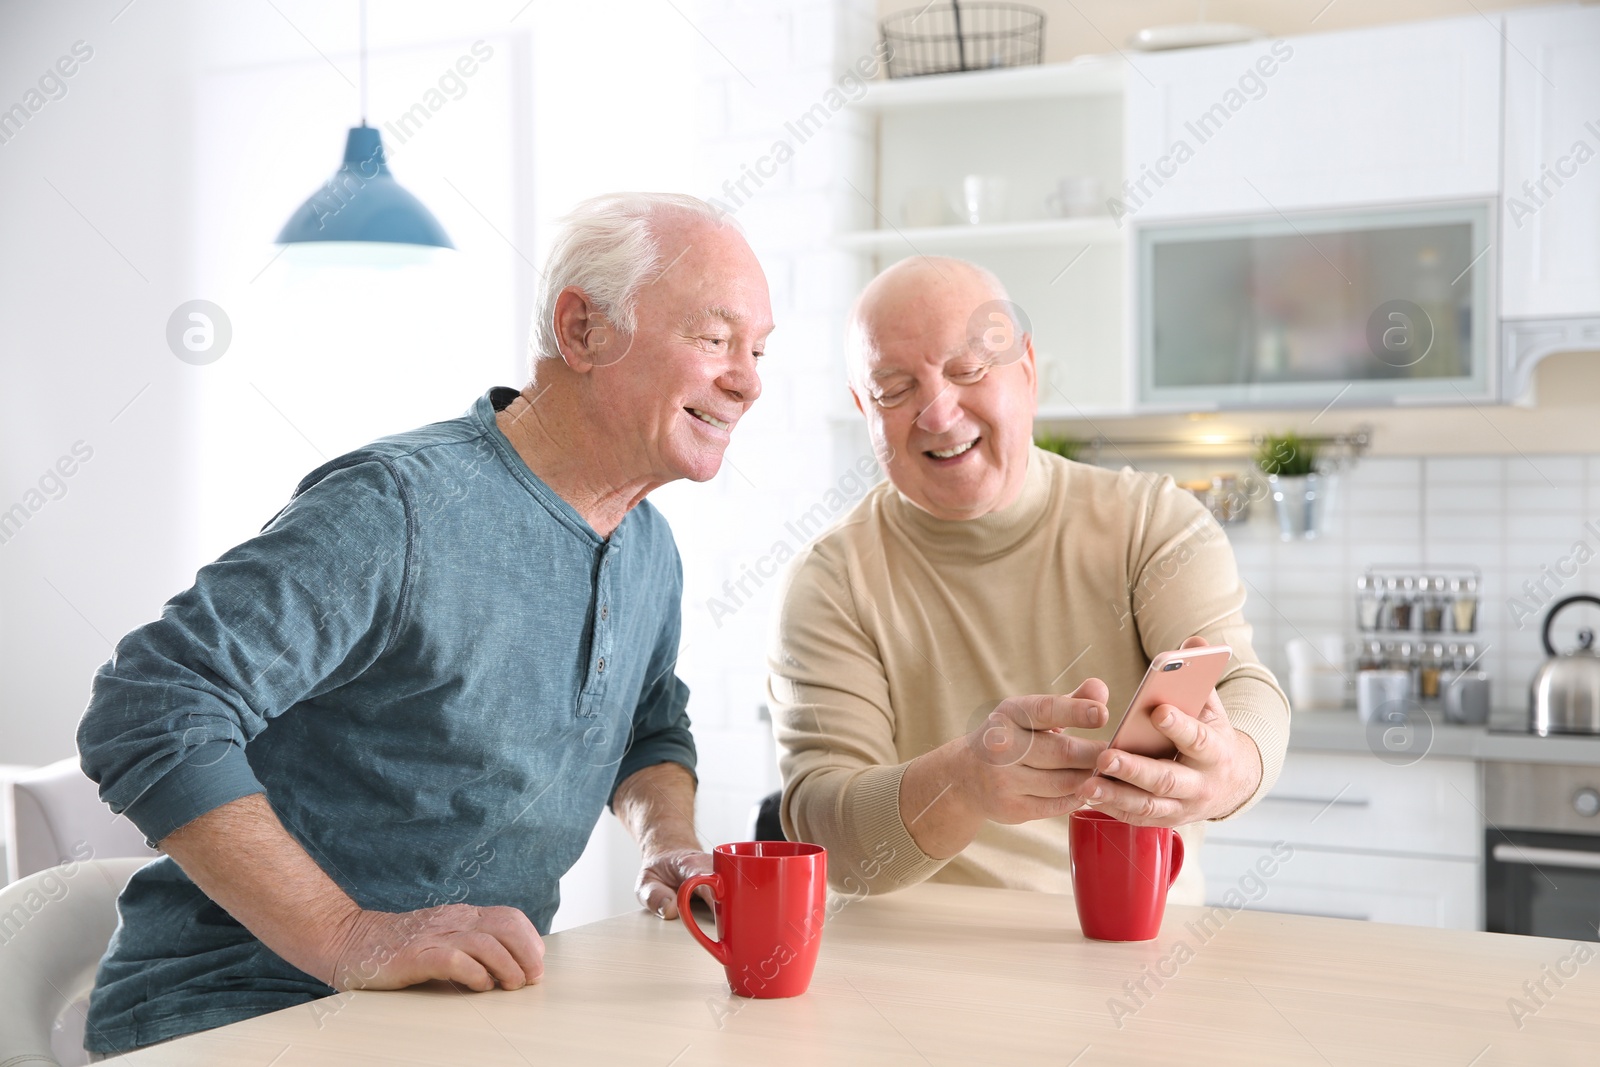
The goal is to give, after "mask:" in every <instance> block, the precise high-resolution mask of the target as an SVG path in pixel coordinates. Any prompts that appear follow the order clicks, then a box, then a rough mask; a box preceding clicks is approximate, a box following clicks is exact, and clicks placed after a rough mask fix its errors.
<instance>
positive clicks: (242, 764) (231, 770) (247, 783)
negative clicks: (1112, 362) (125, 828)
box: [123, 741, 266, 848]
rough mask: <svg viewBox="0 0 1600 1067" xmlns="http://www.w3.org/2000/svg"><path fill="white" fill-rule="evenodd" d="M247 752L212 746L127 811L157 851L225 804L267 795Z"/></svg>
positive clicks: (189, 755)
mask: <svg viewBox="0 0 1600 1067" xmlns="http://www.w3.org/2000/svg"><path fill="white" fill-rule="evenodd" d="M265 792H266V789H264V788H263V787H262V785H261V782H260V781H259V780H258V779H257V778H256V775H255V771H253V770H251V769H250V761H249V760H248V759H246V758H245V754H244V749H243V748H241V747H240V746H239V745H237V744H235V743H234V742H232V741H208V742H206V743H205V744H203V745H197V746H196V747H194V748H191V749H189V750H188V751H187V752H185V753H184V756H183V759H182V760H181V761H179V763H178V764H177V765H176V766H175V767H173V768H172V769H171V770H169V771H168V772H167V773H166V774H164V775H162V776H161V777H160V778H159V779H157V780H156V783H155V784H154V785H152V786H151V787H150V788H149V789H147V790H145V791H144V792H143V793H142V794H140V796H139V798H138V799H137V800H135V801H134V802H133V803H131V804H129V805H128V807H127V809H126V810H125V811H124V812H123V814H125V815H126V816H127V817H128V819H129V820H130V821H131V822H132V823H133V825H135V826H137V827H138V828H139V829H140V830H141V831H143V833H144V836H145V840H146V842H147V843H148V844H149V845H150V847H151V848H155V847H156V846H157V845H158V844H159V842H160V841H161V840H162V838H164V837H166V836H167V835H168V834H170V833H172V831H174V830H176V829H178V828H179V827H182V826H187V825H188V824H189V823H191V822H193V821H194V820H196V819H198V818H199V817H200V816H202V815H204V814H206V813H207V812H210V811H215V810H216V809H217V808H220V807H222V805H224V804H227V803H229V802H231V801H234V800H238V799H239V798H240V797H247V796H250V795H251V794H253V793H265Z"/></svg>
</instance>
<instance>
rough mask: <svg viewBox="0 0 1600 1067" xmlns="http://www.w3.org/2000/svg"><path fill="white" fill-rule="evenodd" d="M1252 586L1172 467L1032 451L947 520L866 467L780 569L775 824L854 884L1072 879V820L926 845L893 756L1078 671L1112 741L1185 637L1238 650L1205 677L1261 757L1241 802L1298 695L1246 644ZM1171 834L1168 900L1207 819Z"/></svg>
mask: <svg viewBox="0 0 1600 1067" xmlns="http://www.w3.org/2000/svg"><path fill="white" fill-rule="evenodd" d="M1244 599H1245V593H1244V587H1243V585H1242V584H1241V582H1240V581H1239V576H1238V571H1237V568H1236V567H1235V564H1234V560H1233V552H1232V549H1231V548H1230V547H1229V545H1228V541H1227V538H1226V537H1225V536H1224V535H1223V533H1222V530H1221V528H1220V527H1219V526H1218V525H1217V524H1216V522H1215V521H1214V520H1213V519H1212V518H1211V516H1210V515H1209V514H1208V513H1207V512H1206V511H1205V509H1204V508H1203V507H1201V505H1200V504H1199V502H1198V501H1196V500H1195V499H1194V497H1193V496H1192V495H1190V494H1189V493H1186V492H1184V491H1183V490H1181V489H1179V488H1177V486H1176V485H1175V484H1174V483H1173V481H1172V479H1171V478H1169V477H1165V476H1156V475H1152V474H1149V473H1144V472H1138V471H1133V470H1128V469H1124V470H1121V471H1109V470H1103V469H1101V468H1098V467H1092V466H1087V465H1084V464H1081V463H1073V462H1070V461H1068V460H1065V459H1062V458H1061V457H1059V456H1056V455H1053V454H1051V453H1049V452H1044V451H1041V450H1039V449H1034V450H1033V452H1032V453H1031V454H1030V457H1029V464H1028V473H1027V477H1026V479H1025V482H1024V485H1023V489H1022V492H1021V495H1020V496H1019V497H1018V498H1017V500H1016V501H1015V502H1013V503H1012V504H1011V505H1009V506H1008V507H1005V508H1003V509H1001V510H999V511H996V512H993V513H991V514H988V515H984V516H982V517H980V518H977V519H970V520H966V521H955V522H953V521H947V520H942V519H936V518H934V517H933V516H931V515H929V514H928V513H927V512H925V511H923V510H921V509H920V508H918V507H916V506H915V505H914V504H912V503H911V502H910V501H908V500H906V498H905V497H904V496H902V495H901V494H900V493H899V491H898V490H896V489H895V488H894V487H893V485H891V484H889V483H887V482H885V483H883V484H881V485H878V486H877V487H875V488H874V489H873V490H872V491H871V492H869V493H868V494H867V496H866V497H865V498H864V499H863V500H862V501H861V503H860V504H858V505H857V506H856V507H855V508H853V509H852V510H851V512H850V513H849V514H848V515H847V516H845V517H844V518H843V519H842V520H841V521H840V522H839V523H838V525H836V526H834V527H833V528H832V529H831V530H829V531H828V532H827V533H825V534H824V535H823V536H822V537H820V538H819V539H818V540H817V542H816V543H815V544H813V545H812V546H811V547H810V548H808V549H807V550H806V551H804V552H802V553H801V554H800V555H799V557H798V558H796V559H795V561H794V562H793V563H792V564H791V565H790V568H789V570H788V572H787V573H786V575H785V577H784V585H783V588H782V591H781V592H780V596H779V613H778V616H777V622H776V625H775V628H774V631H773V634H772V640H771V646H770V655H769V663H768V666H769V670H770V678H769V683H768V690H769V697H770V700H771V708H772V719H773V729H774V731H775V733H776V735H777V740H778V745H779V750H780V765H781V769H782V772H783V782H784V794H783V828H784V832H785V833H786V834H787V835H789V836H790V837H791V838H794V839H798V840H804V841H812V842H816V843H818V844H821V845H823V846H825V847H826V848H827V849H828V851H829V857H828V874H829V880H830V881H831V882H832V883H833V885H834V887H835V888H836V889H840V890H842V891H845V892H860V891H861V890H862V889H863V888H870V889H871V890H872V891H873V892H886V891H890V890H893V889H899V888H903V887H905V886H908V885H914V884H916V883H917V882H920V881H922V880H924V879H930V878H931V879H933V880H935V881H942V882H954V883H959V884H963V885H981V886H1000V887H1005V888H1009V889H1028V890H1035V891H1041V892H1051V893H1070V892H1071V891H1072V882H1071V873H1070V867H1069V865H1068V859H1067V818H1066V817H1061V818H1055V819H1044V820H1039V821H1036V822H1030V823H1023V824H1021V825H1016V826H1005V825H1001V824H998V823H988V824H986V825H985V826H984V828H983V829H982V830H981V831H980V832H979V834H978V836H977V837H976V838H975V839H974V840H973V841H972V843H971V844H970V845H968V846H967V847H966V849H965V850H963V851H962V852H961V853H960V854H959V855H957V856H955V857H953V858H951V859H949V860H937V859H934V858H932V857H930V856H928V855H926V854H925V853H924V852H922V850H921V849H919V848H918V847H917V844H916V842H915V841H914V840H913V839H912V837H911V835H910V833H909V832H908V831H907V830H906V827H905V824H904V823H903V821H902V820H901V818H900V806H899V793H900V775H901V774H902V773H903V772H904V770H905V766H906V764H907V763H908V762H909V761H911V760H912V759H914V758H916V757H917V756H920V755H922V754H923V753H924V752H927V751H929V750H931V749H933V748H936V747H938V746H939V745H942V744H944V743H945V742H947V741H949V740H951V739H952V738H954V737H958V736H960V735H962V734H965V733H968V732H970V731H971V730H973V729H974V728H975V727H976V726H977V725H978V724H979V723H981V722H982V721H983V719H984V718H985V716H986V715H987V714H988V712H989V711H990V710H991V709H992V708H993V707H994V705H995V703H996V702H997V701H999V700H1001V699H1003V698H1006V697H1011V696H1018V695H1022V694H1028V693H1057V694H1064V693H1070V692H1072V691H1073V690H1074V689H1076V688H1077V687H1078V686H1079V685H1080V684H1081V683H1082V682H1083V681H1084V680H1085V679H1087V678H1091V677H1098V678H1101V679H1103V680H1104V681H1105V683H1106V685H1107V686H1109V687H1110V690H1111V699H1110V708H1111V719H1112V722H1111V724H1108V725H1107V726H1106V727H1105V728H1103V729H1101V730H1098V731H1079V732H1082V733H1085V735H1086V736H1090V737H1096V738H1100V739H1103V740H1104V739H1109V738H1110V736H1111V732H1112V727H1113V725H1114V724H1115V722H1116V720H1117V719H1118V718H1119V717H1120V713H1121V711H1122V709H1123V708H1124V707H1126V705H1127V702H1128V700H1129V699H1130V698H1131V697H1132V696H1133V692H1134V690H1135V689H1136V688H1137V687H1138V684H1139V680H1140V679H1141V678H1142V677H1143V676H1144V672H1145V668H1146V667H1148V666H1149V663H1150V658H1151V657H1152V656H1154V655H1155V654H1156V653H1158V652H1162V651H1164V650H1167V649H1174V648H1177V647H1178V646H1179V644H1180V643H1182V641H1183V639H1184V638H1186V637H1189V636H1190V635H1191V634H1200V635H1202V636H1204V637H1205V638H1207V639H1208V640H1209V641H1210V642H1212V643H1214V644H1228V645H1231V646H1232V647H1233V654H1234V661H1233V663H1232V664H1230V667H1229V670H1228V673H1227V674H1226V675H1225V676H1224V679H1223V681H1222V682H1221V683H1220V684H1219V685H1218V686H1217V691H1218V694H1219V695H1220V696H1221V698H1222V702H1223V706H1224V707H1225V708H1226V710H1227V713H1228V717H1229V719H1230V720H1231V721H1232V722H1233V725H1234V727H1235V728H1236V729H1238V730H1240V731H1242V732H1244V733H1246V734H1249V735H1250V737H1251V738H1252V739H1253V740H1254V741H1255V743H1256V746H1257V747H1258V748H1259V749H1260V752H1261V761H1262V775H1261V785H1260V787H1259V788H1258V789H1257V790H1256V792H1255V794H1254V796H1252V797H1251V799H1250V801H1249V802H1247V803H1246V804H1245V805H1244V806H1243V807H1241V808H1240V809H1239V811H1244V810H1246V809H1247V808H1249V807H1250V805H1251V804H1254V803H1255V801H1256V799H1257V798H1259V797H1260V796H1262V795H1263V794H1264V793H1266V791H1267V790H1269V789H1271V788H1272V784H1273V782H1274V781H1276V780H1277V777H1278V772H1279V771H1280V770H1281V769H1282V766H1283V754H1284V749H1285V747H1286V746H1287V744H1288V738H1289V705H1288V700H1287V699H1286V698H1285V697H1284V694H1283V690H1282V689H1280V688H1279V687H1278V683H1277V681H1276V680H1275V679H1274V678H1273V676H1272V674H1271V673H1270V672H1269V671H1268V670H1267V669H1266V668H1265V667H1263V666H1262V665H1261V664H1260V662H1259V661H1258V660H1257V659H1256V656H1255V653H1254V651H1252V649H1251V647H1250V626H1249V624H1248V623H1246V622H1245V621H1244V616H1243V615H1242V614H1241V608H1242V606H1243V604H1244ZM1234 814H1237V812H1235V813H1234ZM1181 832H1182V833H1183V837H1184V844H1185V847H1186V850H1188V851H1187V862H1186V863H1185V865H1184V870H1183V873H1182V874H1181V875H1180V876H1179V879H1178V882H1177V884H1175V885H1174V886H1173V890H1172V894H1171V896H1170V898H1169V899H1171V900H1172V901H1173V902H1174V903H1189V904H1198V903H1201V902H1202V898H1203V895H1204V881H1203V879H1202V877H1201V875H1200V863H1199V846H1200V844H1201V839H1202V833H1201V828H1200V827H1198V826H1191V827H1184V828H1183V830H1182V831H1181Z"/></svg>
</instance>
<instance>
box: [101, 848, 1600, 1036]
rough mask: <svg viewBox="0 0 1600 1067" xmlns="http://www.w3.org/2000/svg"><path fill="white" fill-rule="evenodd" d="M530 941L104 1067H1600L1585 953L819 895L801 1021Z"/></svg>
mask: <svg viewBox="0 0 1600 1067" xmlns="http://www.w3.org/2000/svg"><path fill="white" fill-rule="evenodd" d="M1298 862H1300V857H1298V856H1296V857H1293V858H1290V859H1286V860H1284V861H1283V862H1282V864H1281V867H1282V868H1283V870H1282V873H1278V867H1277V866H1275V867H1274V868H1273V871H1274V873H1273V874H1270V875H1269V874H1264V873H1263V874H1260V875H1258V874H1257V873H1256V871H1255V869H1252V871H1251V881H1249V882H1246V881H1241V882H1240V885H1241V886H1242V887H1244V888H1245V889H1248V888H1249V887H1250V886H1252V885H1256V884H1260V882H1261V881H1262V880H1263V879H1264V880H1265V881H1266V882H1267V883H1268V884H1269V885H1270V884H1271V883H1272V881H1273V879H1274V878H1275V877H1276V878H1281V879H1285V880H1292V879H1294V878H1299V877H1304V875H1302V874H1299V873H1294V871H1295V868H1294V864H1296V863H1298ZM1261 870H1262V871H1265V870H1266V868H1265V867H1263V868H1261ZM1240 899H1241V900H1242V899H1243V897H1242V896H1241V898H1240ZM545 944H546V945H547V946H548V949H547V952H546V955H545V961H544V962H545V969H546V973H545V979H544V981H542V982H540V983H539V984H538V985H533V986H528V987H526V988H524V989H519V990H516V991H505V990H499V991H495V992H489V993H462V992H459V991H457V990H456V989H453V988H452V987H450V986H448V985H446V984H444V983H442V982H439V983H432V984H430V985H426V986H420V987H417V988H414V989H407V990H402V991H399V992H392V993H379V992H356V993H350V994H345V995H343V996H335V997H330V998H328V999H327V1000H323V1001H318V1002H315V1003H312V1004H307V1005H302V1006H300V1007H296V1008H287V1009H285V1010H283V1011H279V1012H275V1013H273V1014H271V1015H263V1016H261V1017H259V1018H256V1019H251V1020H249V1021H247V1022H242V1023H236V1024H234V1025H232V1026H225V1027H223V1028H221V1029H218V1030H213V1031H210V1032H209V1033H203V1034H198V1035H195V1036H193V1037H186V1038H180V1039H179V1040H177V1041H174V1042H172V1043H170V1044H167V1045H161V1046H158V1047H156V1048H152V1049H149V1050H147V1051H145V1052H139V1053H134V1054H133V1055H132V1056H129V1057H127V1058H126V1059H123V1060H119V1061H118V1062H120V1063H127V1064H130V1065H133V1064H161V1065H163V1067H183V1065H186V1064H193V1065H196V1067H200V1065H204V1067H267V1065H268V1064H277V1065H278V1067H288V1065H290V1064H293V1065H295V1067H313V1065H321V1064H328V1065H334V1064H339V1065H346V1064H351V1063H401V1062H404V1063H472V1064H476V1065H478V1067H528V1065H529V1064H533V1063H539V1064H547V1063H548V1064H557V1063H581V1064H585V1065H589V1067H605V1065H609V1064H619V1065H620V1064H629V1065H636V1064H646V1065H659V1067H667V1065H671V1067H714V1065H718V1064H729V1065H733V1064H741V1065H743V1064H752V1063H758V1064H763V1065H765V1067H788V1065H794V1067H816V1065H820V1064H837V1063H848V1064H895V1065H904V1067H929V1065H932V1064H939V1065H941V1067H942V1065H946V1064H948V1065H956V1064H973V1063H984V1064H1007V1065H1008V1067H1032V1065H1035V1064H1037V1065H1040V1067H1063V1065H1064V1064H1077V1065H1078V1067H1091V1065H1093V1064H1124V1065H1142V1064H1148V1065H1151V1067H1156V1065H1162V1067H1165V1065H1170V1064H1174V1063H1181V1064H1186V1065H1191V1067H1202V1065H1206V1064H1218V1065H1221V1064H1227V1065H1229V1067H1241V1065H1255V1064H1260V1065H1263V1067H1269V1065H1270V1067H1285V1065H1290V1064H1293V1065H1298V1064H1307V1065H1313V1067H1327V1065H1328V1064H1358V1063H1360V1064H1385V1065H1411V1064H1416V1065H1424V1064H1430V1065H1431V1064H1450V1065H1454V1067H1465V1065H1467V1064H1472V1065H1474V1067H1501V1065H1511V1064H1518V1065H1523V1064H1531V1063H1538V1064H1576V1063H1593V1062H1594V1051H1595V1025H1594V1020H1595V1018H1596V1017H1597V1016H1600V985H1597V984H1596V983H1595V982H1594V980H1593V979H1594V976H1593V975H1592V974H1580V968H1582V970H1584V971H1587V970H1591V969H1592V968H1589V967H1587V963H1588V962H1591V961H1592V959H1593V956H1594V953H1593V952H1592V951H1591V950H1589V949H1584V950H1581V951H1580V950H1578V949H1575V948H1574V946H1573V945H1572V944H1571V943H1569V942H1565V941H1554V940H1549V939H1546V938H1538V937H1511V936H1508V935H1504V934H1485V933H1477V932H1474V931H1461V930H1432V929H1426V928H1423V927H1415V926H1389V925H1385V924H1383V923H1372V922H1354V921H1352V920H1349V919H1324V918H1313V917H1309V916H1304V915H1275V914H1271V913H1268V912H1252V911H1239V910H1229V909H1226V908H1222V907H1218V908H1211V909H1206V908H1197V907H1169V908H1168V909H1167V914H1166V921H1165V922H1164V923H1163V925H1162V928H1161V936H1160V937H1158V938H1157V939H1156V940H1154V941H1148V942H1143V943H1133V944H1107V943H1104V942H1096V941H1086V940H1085V939H1084V937H1083V934H1082V933H1080V932H1079V930H1078V919H1077V914H1076V913H1075V912H1074V910H1073V906H1072V902H1071V900H1070V898H1067V897H1063V896H1052V895H1049V894H1044V893H1021V892H1014V891H1010V890H1003V889H976V888H971V887H968V886H952V885H935V884H928V883H925V884H923V885H919V886H915V887H913V888H911V889H907V890H904V891H902V892H899V893H891V894H889V895H887V896H882V897H870V898H867V899H865V900H852V899H851V898H849V897H834V898H832V899H831V901H830V904H829V914H828V917H827V925H826V927H825V929H824V931H823V934H822V946H821V957H820V959H819V961H818V963H817V970H816V975H815V977H814V978H813V979H812V982H811V989H810V991H809V992H808V993H806V994H805V995H803V996H800V997H796V998H794V999H793V1000H742V999H740V998H737V997H733V996H730V995H729V993H728V986H727V983H726V982H725V981H724V980H723V976H722V968H721V967H720V966H718V965H717V964H716V962H715V961H713V960H712V958H711V957H710V956H709V955H708V954H707V953H705V952H704V951H702V950H701V948H700V947H699V946H698V945H696V944H695V943H694V942H693V941H691V940H690V939H689V935H688V933H687V932H685V930H684V929H683V927H682V925H681V924H680V923H677V922H662V921H661V920H660V919H657V918H655V917H654V916H653V915H647V914H645V913H644V912H642V911H634V912H631V913H629V914H627V915H619V916H617V917H615V918H612V919H606V920H603V921H601V922H598V923H593V924H591V925H588V926H581V927H577V928H575V929H571V930H564V931H562V932H561V933H558V934H553V935H551V936H550V937H549V938H547V939H546V941H545ZM1597 966H1600V964H1597ZM1558 972H1559V974H1558ZM1562 975H1564V976H1566V977H1560V976H1562ZM1574 975H1577V976H1578V978H1577V980H1576V981H1574V980H1573V976H1574ZM1538 982H1543V983H1544V984H1545V991H1544V992H1543V993H1539V992H1538V990H1537V989H1536V988H1535V992H1534V993H1533V994H1530V993H1529V992H1528V990H1529V989H1530V988H1534V987H1533V983H1538ZM1534 996H1536V998H1537V999H1533V1000H1529V999H1528V998H1530V997H1534ZM1513 1000H1515V1001H1517V1003H1512V1001H1513ZM1525 1000H1526V1001H1527V1003H1522V1001H1525Z"/></svg>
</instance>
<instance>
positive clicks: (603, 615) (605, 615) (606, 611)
mask: <svg viewBox="0 0 1600 1067" xmlns="http://www.w3.org/2000/svg"><path fill="white" fill-rule="evenodd" d="M609 618H611V608H610V607H609V606H607V605H605V604H601V605H600V621H601V622H605V621H606V620H607V619H609Z"/></svg>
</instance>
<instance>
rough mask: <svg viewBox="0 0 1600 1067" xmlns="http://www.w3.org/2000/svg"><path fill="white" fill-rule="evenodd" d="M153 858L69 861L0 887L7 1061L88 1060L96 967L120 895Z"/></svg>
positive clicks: (0, 998)
mask: <svg viewBox="0 0 1600 1067" xmlns="http://www.w3.org/2000/svg"><path fill="white" fill-rule="evenodd" d="M146 862H147V861H146V860H144V859H114V860H85V861H82V862H73V863H67V864H65V865H62V866H59V867H52V868H49V869H48V870H43V871H38V872H36V873H34V874H31V875H29V876H28V877H26V878H23V879H22V880H21V881H17V882H13V883H11V884H10V885H8V886H6V887H5V888H4V889H0V1064H5V1065H6V1067H13V1065H20V1064H57V1065H60V1067H77V1065H79V1064H84V1063H87V1062H88V1055H87V1054H86V1053H85V1052H84V1051H83V1024H84V1018H85V1012H86V1009H87V1007H88V1000H89V991H90V990H91V989H92V988H93V987H94V973H95V967H96V966H97V965H98V964H99V962H100V957H101V956H102V955H104V954H105V950H106V945H107V943H109V942H110V940H111V934H112V931H114V930H115V929H116V928H117V894H118V893H120V892H122V887H123V886H124V885H125V884H126V883H127V881H128V879H129V878H130V877H132V875H133V872H134V871H137V870H138V869H139V868H140V867H143V866H144V865H145V863H146Z"/></svg>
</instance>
